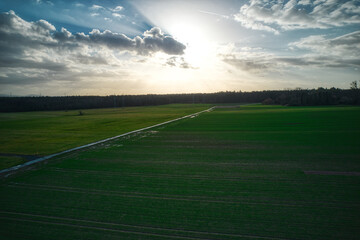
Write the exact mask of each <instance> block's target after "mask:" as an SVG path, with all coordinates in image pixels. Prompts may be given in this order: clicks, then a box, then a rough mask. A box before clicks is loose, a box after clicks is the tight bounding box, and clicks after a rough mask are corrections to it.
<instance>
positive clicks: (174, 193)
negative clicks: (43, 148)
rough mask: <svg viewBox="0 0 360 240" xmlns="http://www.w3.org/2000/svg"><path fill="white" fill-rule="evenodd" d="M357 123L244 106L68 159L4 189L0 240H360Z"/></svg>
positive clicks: (336, 111) (359, 114) (337, 114)
mask: <svg viewBox="0 0 360 240" xmlns="http://www.w3.org/2000/svg"><path fill="white" fill-rule="evenodd" d="M150 112H151V111H150ZM174 112H176V109H175V110H174ZM85 116H86V115H85ZM79 117H80V116H79ZM64 118H65V117H64ZM98 121H99V122H100V121H101V117H99V120H98ZM359 122H360V107H350V106H349V107H340V106H335V107H282V106H262V105H254V106H242V107H240V108H233V109H231V108H226V109H216V110H214V111H212V112H209V113H203V114H201V115H199V116H197V117H195V118H188V119H185V120H181V121H178V122H174V123H171V124H168V125H165V126H162V127H159V128H156V129H152V130H151V131H146V132H143V133H140V134H134V135H133V136H132V137H126V138H122V139H117V140H114V141H111V142H107V143H104V144H101V145H98V146H95V147H91V148H89V149H86V150H83V151H78V152H73V153H71V154H67V155H64V156H62V157H58V158H56V159H53V160H51V161H49V163H48V164H46V165H43V166H39V167H38V169H37V170H32V171H28V172H25V173H21V174H18V175H17V176H13V177H10V178H8V179H3V180H2V183H1V185H0V193H1V200H0V202H1V204H0V221H1V224H0V236H2V239H36V240H39V239H225V240H226V239H358V238H359V236H360V217H359V214H360V176H359V175H357V174H359V173H360V147H359V146H360V124H359ZM119 128H120V127H119ZM305 171H331V172H330V174H328V175H322V174H305ZM328 173H329V172H328Z"/></svg>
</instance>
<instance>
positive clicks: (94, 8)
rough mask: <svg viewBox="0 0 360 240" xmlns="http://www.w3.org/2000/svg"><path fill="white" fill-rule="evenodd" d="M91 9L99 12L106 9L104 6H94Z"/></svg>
mask: <svg viewBox="0 0 360 240" xmlns="http://www.w3.org/2000/svg"><path fill="white" fill-rule="evenodd" d="M90 9H92V10H99V9H104V7H103V6H100V5H96V4H94V5H92V6H91V7H90Z"/></svg>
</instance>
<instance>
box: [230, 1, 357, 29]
mask: <svg viewBox="0 0 360 240" xmlns="http://www.w3.org/2000/svg"><path fill="white" fill-rule="evenodd" d="M359 9H360V2H359V1H356V0H344V1H334V0H321V1H309V0H301V1H297V0H288V1H283V0H275V1H268V0H250V2H249V4H244V5H243V6H242V7H241V8H240V11H239V12H238V13H237V14H235V15H234V19H235V20H236V21H238V22H240V23H241V25H242V26H244V27H246V28H249V29H254V30H264V31H268V32H273V33H275V34H278V33H279V31H281V30H284V31H286V30H293V29H308V28H323V29H326V28H330V27H334V26H337V27H339V26H344V25H348V24H359V23H360V10H359Z"/></svg>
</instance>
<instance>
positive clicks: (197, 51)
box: [168, 21, 212, 67]
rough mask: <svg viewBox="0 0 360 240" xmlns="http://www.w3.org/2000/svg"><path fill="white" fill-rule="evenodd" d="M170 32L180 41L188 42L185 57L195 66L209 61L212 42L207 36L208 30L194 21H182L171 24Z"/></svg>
mask: <svg viewBox="0 0 360 240" xmlns="http://www.w3.org/2000/svg"><path fill="white" fill-rule="evenodd" d="M168 29H169V32H170V34H171V35H172V36H174V37H175V38H176V39H177V40H178V41H180V42H182V43H184V44H186V50H185V55H184V58H185V59H186V61H188V62H189V63H190V64H192V65H194V66H195V67H200V66H203V65H204V64H206V63H207V62H208V59H209V58H208V57H209V55H210V54H211V53H212V47H211V45H212V43H211V42H210V41H209V39H208V38H207V37H206V31H205V30H204V29H202V28H201V26H199V25H196V24H194V23H192V22H190V21H189V22H186V21H181V22H179V23H174V24H171V25H170V26H169V28H168Z"/></svg>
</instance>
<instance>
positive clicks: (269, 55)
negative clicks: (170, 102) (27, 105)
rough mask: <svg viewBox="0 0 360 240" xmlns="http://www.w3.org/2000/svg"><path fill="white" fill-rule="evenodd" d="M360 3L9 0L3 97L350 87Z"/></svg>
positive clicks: (1, 53)
mask: <svg viewBox="0 0 360 240" xmlns="http://www.w3.org/2000/svg"><path fill="white" fill-rule="evenodd" d="M357 80H360V1H358V0H342V1H337V0H246V1H245V0H238V1H235V0H222V1H218V0H193V1H190V0H189V1H187V0H151V1H150V0H132V1H125V0H103V1H100V0H83V1H81V0H78V1H66V0H2V1H1V2H0V95H2V96H9V95H11V96H33V95H35V96H37V95H43V96H45V95H46V96H63V95H67V96H69V95H114V94H115V95H123V94H167V93H200V92H202V93H210V92H219V91H258V90H282V89H294V88H304V89H313V88H318V87H324V88H331V87H336V88H349V87H350V83H351V82H352V81H357Z"/></svg>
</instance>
